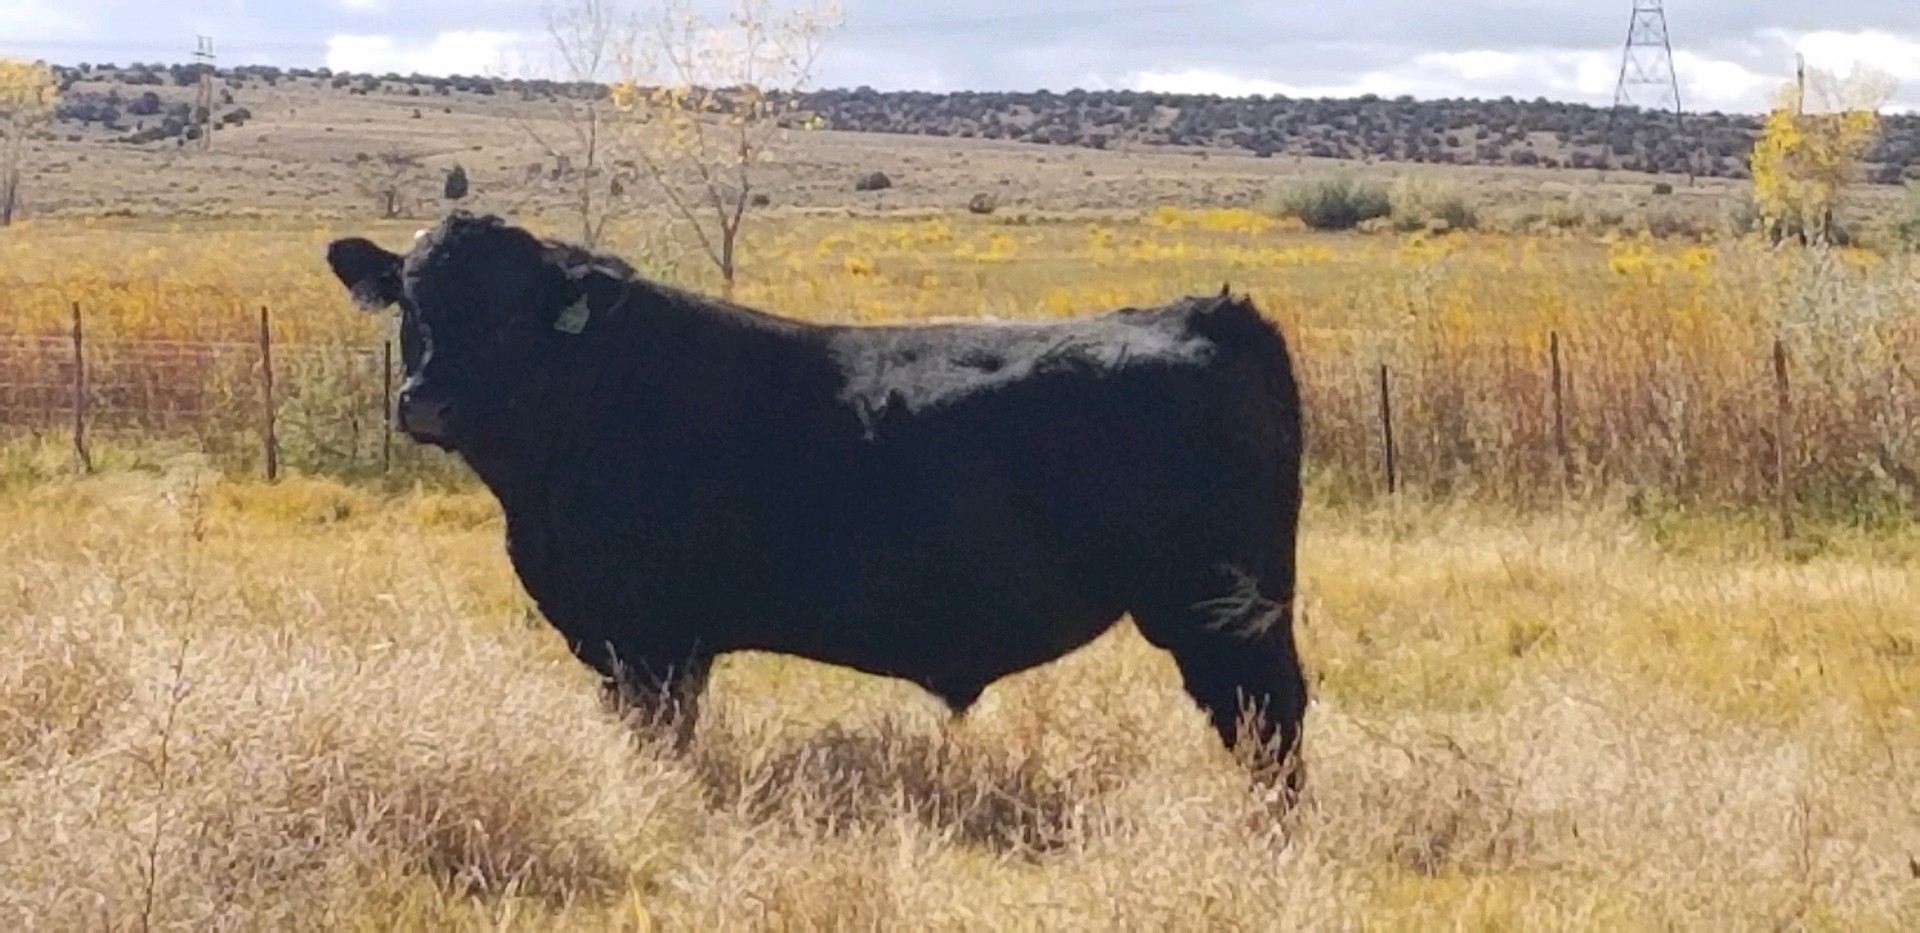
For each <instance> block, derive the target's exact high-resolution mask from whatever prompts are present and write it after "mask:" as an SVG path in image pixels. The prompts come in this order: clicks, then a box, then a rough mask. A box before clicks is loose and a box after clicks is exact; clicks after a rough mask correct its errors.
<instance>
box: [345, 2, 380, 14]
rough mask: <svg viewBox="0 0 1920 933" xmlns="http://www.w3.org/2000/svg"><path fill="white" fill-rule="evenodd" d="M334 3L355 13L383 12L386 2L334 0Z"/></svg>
mask: <svg viewBox="0 0 1920 933" xmlns="http://www.w3.org/2000/svg"><path fill="white" fill-rule="evenodd" d="M334 2H336V3H338V4H340V5H341V6H343V7H346V8H347V9H349V10H353V11H354V12H356V13H375V12H384V11H385V10H386V8H387V0H334Z"/></svg>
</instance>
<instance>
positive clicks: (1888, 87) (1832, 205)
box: [1751, 67, 1894, 243]
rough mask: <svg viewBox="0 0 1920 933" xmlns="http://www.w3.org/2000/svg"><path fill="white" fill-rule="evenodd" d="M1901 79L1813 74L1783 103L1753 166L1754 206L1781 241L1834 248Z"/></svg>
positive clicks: (1783, 96)
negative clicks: (1838, 215)
mask: <svg viewBox="0 0 1920 933" xmlns="http://www.w3.org/2000/svg"><path fill="white" fill-rule="evenodd" d="M1893 90H1894V83H1893V79H1892V78H1891V77H1890V76H1889V75H1887V74H1886V73H1885V72H1882V71H1877V70H1875V69H1872V68H1863V67H1862V68H1855V69H1854V71H1853V72H1852V73H1851V74H1849V75H1848V76H1846V77H1844V78H1842V77H1840V76H1838V75H1835V74H1834V73H1832V72H1828V71H1823V70H1820V69H1808V70H1807V71H1806V76H1805V79H1804V80H1802V81H1798V82H1794V83H1790V84H1788V85H1786V86H1785V87H1784V88H1782V89H1781V90H1780V92H1779V94H1778V95H1777V96H1776V99H1775V103H1774V107H1773V109H1772V110H1771V111H1770V112H1769V113H1768V114H1767V119H1766V123H1765V125H1764V126H1763V127H1762V130H1761V135H1760V138H1759V139H1758V140H1757V141H1755V143H1754V147H1753V155H1752V159H1751V163H1752V168H1753V200H1754V207H1755V208H1756V210H1757V211H1758V213H1759V215H1760V222H1761V225H1762V228H1763V231H1764V232H1765V233H1766V235H1767V237H1768V238H1769V239H1771V240H1772V241H1773V242H1775V243H1778V242H1780V241H1781V240H1783V239H1785V238H1787V237H1795V238H1797V239H1799V240H1800V241H1801V242H1803V243H1830V242H1832V240H1833V234H1834V220H1833V218H1834V211H1835V209H1836V208H1837V207H1838V206H1839V204H1840V201H1841V198H1842V197H1843V196H1844V195H1845V194H1846V191H1847V188H1848V187H1849V186H1850V185H1852V184H1853V182H1854V181H1855V180H1856V179H1857V177H1858V175H1859V173H1860V166H1861V163H1862V162H1864V161H1865V159H1866V157H1867V155H1868V154H1869V153H1870V152H1872V150H1873V146H1874V143H1875V142H1876V141H1877V140H1878V138H1879V131H1880V108H1882V107H1884V106H1886V104H1887V102H1888V101H1889V100H1892V99H1893Z"/></svg>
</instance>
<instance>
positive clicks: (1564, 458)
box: [1547, 330, 1573, 498]
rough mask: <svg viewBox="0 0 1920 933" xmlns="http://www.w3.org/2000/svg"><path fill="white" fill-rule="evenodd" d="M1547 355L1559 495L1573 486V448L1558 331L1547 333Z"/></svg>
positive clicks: (1562, 495) (1563, 495)
mask: <svg viewBox="0 0 1920 933" xmlns="http://www.w3.org/2000/svg"><path fill="white" fill-rule="evenodd" d="M1547 356H1548V357H1549V358H1550V360H1551V364H1552V368H1553V451H1554V453H1555V454H1556V455H1558V456H1559V457H1560V495H1561V497H1562V498H1565V497H1566V495H1567V491H1568V490H1569V489H1570V488H1571V487H1572V486H1573V449H1572V447H1571V446H1570V445H1569V444H1568V443H1567V391H1566V381H1565V377H1564V376H1563V375H1562V370H1561V363H1560V332H1559V331H1557V330H1556V331H1550V332H1549V333H1548V335H1547Z"/></svg>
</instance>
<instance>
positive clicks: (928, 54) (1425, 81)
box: [0, 0, 1920, 109]
mask: <svg viewBox="0 0 1920 933" xmlns="http://www.w3.org/2000/svg"><path fill="white" fill-rule="evenodd" d="M703 3H704V5H706V6H710V7H720V6H724V4H719V3H712V2H704V0H703ZM845 5H846V6H847V7H848V9H847V28H846V30H845V31H844V32H843V33H842V34H841V35H839V36H838V37H836V39H835V40H834V42H833V44H832V45H831V47H830V49H829V53H828V55H827V56H826V58H825V59H824V60H823V61H822V64H821V69H820V74H819V79H820V80H819V83H823V84H829V85H839V86H853V85H860V84H868V85H872V86H874V87H880V88H885V89H902V88H919V89H926V90H958V89H965V88H972V89H982V90H1030V89H1034V88H1039V87H1047V88H1051V89H1054V90H1064V89H1067V88H1070V87H1075V86H1079V87H1129V86H1158V87H1169V88H1179V89H1193V90H1208V89H1213V90H1219V91H1221V92H1235V91H1246V90H1266V91H1271V92H1276V93H1317V92H1324V93H1348V92H1358V91H1363V90H1377V91H1380V92H1383V93H1386V92H1391V93H1411V94H1414V95H1415V96H1419V97H1437V96H1455V95H1475V96H1500V95H1503V94H1511V95H1514V96H1516V97H1533V96H1548V97H1556V98H1565V99H1575V100H1585V101H1591V102H1604V101H1605V100H1608V99H1610V98H1611V91H1612V87H1611V83H1610V75H1609V74H1608V73H1609V72H1611V71H1613V70H1614V69H1617V67H1618V62H1619V57H1618V56H1619V50H1620V45H1621V42H1622V40H1623V39H1624V37H1625V33H1626V27H1627V20H1628V11H1629V8H1630V5H1629V4H1627V3H1625V2H1622V3H1620V4H1619V5H1618V6H1617V7H1616V6H1614V5H1612V4H1605V5H1597V4H1590V3H1581V4H1570V3H1567V2H1565V0H1494V2H1473V3H1464V4H1440V3H1433V2H1413V0H1344V2H1341V3H1336V4H1324V3H1312V4H1308V3H1284V4H1271V3H1267V4H1256V3H1244V4H1236V3H1218V2H1214V3H1208V2H1152V0H1133V2H1129V0H1120V2H1118V3H1112V4H1106V5H1101V4H1097V3H1090V2H1088V0H1025V2H1018V0H986V2H981V3H971V4H967V5H965V6H961V5H957V4H954V5H946V4H936V3H929V2H926V0H893V2H891V3H882V2H880V0H847V2H846V4H845ZM0 19H4V20H6V21H8V22H9V23H10V24H12V23H22V24H24V26H23V27H21V28H18V29H14V28H10V29H9V32H12V33H14V34H15V35H16V36H17V38H15V39H13V40H11V41H10V42H6V40H0V42H6V44H5V45H0V51H15V52H24V53H27V54H35V55H41V56H45V57H51V58H54V59H57V60H61V61H78V60H81V59H90V60H95V61H103V60H116V61H128V60H133V59H142V60H155V59H167V60H179V59H182V58H184V57H185V56H186V53H187V52H188V51H189V50H190V49H191V48H192V42H193V35H194V33H196V32H208V33H211V34H213V35H215V36H216V38H217V40H218V42H219V44H220V48H221V50H222V52H223V56H222V60H223V61H228V62H235V61H264V62H274V63H279V64H286V65H307V66H314V65H320V64H325V63H326V62H327V58H328V56H329V54H330V43H332V42H333V41H334V39H335V37H338V36H343V35H344V36H362V37H385V44H380V43H378V42H375V43H371V44H370V43H368V42H366V41H362V42H360V43H358V44H357V45H351V46H350V48H351V49H352V50H357V51H355V55H357V58H356V60H360V59H364V60H367V61H379V62H389V63H391V66H392V69H393V70H402V71H404V70H412V69H410V68H407V67H403V66H405V65H408V64H410V63H413V64H419V65H424V66H425V67H433V68H435V69H437V70H448V69H452V70H470V71H482V70H491V69H494V68H497V67H498V66H499V65H500V54H499V51H500V47H501V44H502V42H504V41H506V40H505V39H504V38H503V37H504V36H505V35H511V34H522V35H525V36H527V37H529V41H531V42H532V43H533V45H532V46H530V47H534V48H537V45H538V43H537V41H536V40H537V34H538V31H539V17H538V7H537V6H535V5H533V4H527V3H517V2H509V0H463V2H452V0H426V2H412V0H408V2H402V0H320V2H310V3H293V2H286V3H272V4H261V3H244V2H241V0H186V2H178V3H170V4H163V5H155V4H152V3H151V2H148V0H142V2H135V0H63V2H57V3H56V2H52V0H0ZM1669 20H1670V27H1671V30H1672V37H1673V41H1674V45H1675V51H1676V54H1677V56H1678V57H1679V59H1680V61H1681V64H1682V77H1683V79H1685V80H1686V82H1687V84H1688V86H1687V87H1685V88H1683V93H1684V94H1685V95H1686V96H1687V97H1688V99H1689V100H1690V101H1698V102H1700V103H1701V105H1702V106H1713V107H1737V108H1740V109H1755V108H1758V107H1760V106H1763V104H1764V101H1765V98H1766V93H1767V92H1768V89H1769V88H1770V87H1772V86H1773V85H1775V84H1777V83H1778V82H1779V81H1780V80H1784V79H1785V77H1786V76H1787V74H1788V72H1789V69H1790V67H1791V62H1792V54H1793V51H1794V45H1795V43H1796V42H1799V43H1801V44H1802V45H1805V46H1806V47H1807V49H1808V51H1809V52H1810V53H1814V52H1817V53H1819V54H1821V55H1826V56H1827V57H1828V58H1833V57H1834V56H1835V55H1836V54H1851V55H1859V56H1861V57H1865V58H1869V59H1870V60H1874V59H1876V56H1877V60H1878V63H1879V64H1881V65H1882V66H1883V67H1887V68H1889V70H1893V71H1895V72H1896V74H1897V75H1898V76H1899V77H1901V78H1903V79H1904V80H1903V86H1902V94H1901V101H1902V103H1905V104H1907V105H1908V106H1915V105H1920V3H1914V2H1913V0H1844V2H1842V0H1836V2H1831V3H1826V4H1819V5H1809V4H1805V3H1788V2H1783V0H1764V2H1757V3H1743V2H1733V0H1696V2H1691V3H1687V4H1676V5H1674V6H1673V9H1671V10H1670V11H1669ZM471 32H481V33H497V34H502V35H500V36H494V37H491V38H489V37H486V36H479V37H476V36H450V35H448V34H452V33H471ZM1821 32H1826V33H1833V34H1839V35H1841V36H1844V35H1846V34H1869V38H1874V37H1876V36H1878V37H1883V38H1882V39H1881V40H1880V41H1878V42H1877V44H1876V42H1874V41H1866V42H1861V41H1840V40H1836V39H1834V38H1832V37H1829V38H1828V39H1827V40H1825V41H1812V42H1811V43H1808V42H1803V41H1802V37H1803V35H1804V34H1807V33H1821ZM1900 42H1905V43H1907V45H1904V46H1903V45H1900V44H1898V43H1900ZM1889 43H1891V44H1889ZM345 48H349V46H338V45H336V46H332V50H333V51H332V54H334V55H335V56H341V55H344V54H346V53H345V52H343V51H342V49H345ZM1908 53H1912V54H1911V55H1909V54H1908ZM489 58H491V60H487V59H489ZM461 63H466V65H467V67H465V68H464V69H462V68H460V64H461ZM1817 63H1820V64H1825V63H1826V62H1817Z"/></svg>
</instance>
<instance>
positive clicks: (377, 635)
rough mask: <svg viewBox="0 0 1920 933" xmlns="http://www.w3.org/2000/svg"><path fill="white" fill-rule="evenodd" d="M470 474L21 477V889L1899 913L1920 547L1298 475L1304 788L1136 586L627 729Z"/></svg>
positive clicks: (1912, 751) (596, 905)
mask: <svg viewBox="0 0 1920 933" xmlns="http://www.w3.org/2000/svg"><path fill="white" fill-rule="evenodd" d="M497 522H498V518H497V514H496V512H495V510H494V507H493V506H492V504H491V502H490V501H489V500H487V499H486V498H485V497H484V496H482V495H478V494H471V493H466V494H459V493H456V494H445V493H424V492H421V493H407V494H400V495H391V496H389V495H378V494H374V493H371V492H368V491H366V490H364V489H360V488H356V487H352V486H346V485H341V484H338V483H335V482H332V481H326V480H294V481H290V482H287V483H283V484H281V485H279V486H276V487H264V486H257V485H250V484H247V483H244V482H233V481H226V480H221V479H219V478H218V477H217V476H215V475H212V474H210V473H206V472H203V471H201V470H199V469H198V468H196V467H193V466H192V465H191V464H187V465H183V464H181V463H179V462H175V463H172V464H169V465H168V466H167V469H166V470H165V471H164V472H162V473H160V474H158V475H153V474H139V473H131V472H117V473H115V474H113V475H109V476H104V477H100V478H96V479H92V480H86V481H71V482H56V483H48V484H41V485H39V486H37V487H35V488H33V489H30V490H15V491H13V492H10V493H4V494H0V600H4V601H5V603H6V605H7V609H6V612H5V613H4V614H3V615H0V618H3V619H4V620H5V621H4V624H3V625H0V925H5V926H6V927H7V928H9V929H49V930H56V929H80V928H86V929H97V928H109V929H147V928H163V927H164V928H193V929H210V928H211V929H225V928H246V929H257V928H263V927H272V928H280V927H301V928H305V927H319V926H325V927H330V928H347V929H362V928H366V929H372V928H378V929H394V928H436V929H439V928H462V929H464V928H475V929H478V928H488V929H497V928H501V927H507V926H512V927H514V928H523V929H525V928H532V929H569V930H573V929H628V930H632V929H654V928H672V929H716V930H719V929H845V928H858V929H872V928H886V929H899V928H911V929H920V928H942V929H945V928H955V927H958V928H968V929H1049V930H1052V929H1140V928H1178V929H1194V928H1207V929H1216V928H1228V929H1260V930H1269V929H1327V928H1333V929H1352V928H1356V927H1362V926H1364V927H1369V928H1385V929H1431V928H1434V927H1451V928H1473V929H1491V928H1513V927H1528V928H1543V927H1544V928H1563V927H1574V928H1605V929H1622V928H1627V929H1644V928H1652V927H1662V928H1666V927H1678V928H1689V929H1748V928H1755V927H1783V926H1784V927H1794V928H1807V929H1828V928H1832V929H1839V928H1845V929H1911V928H1912V927H1913V926H1914V924H1915V923H1916V922H1920V888H1916V884H1915V881H1914V877H1913V876H1914V871H1915V869H1914V868H1913V865H1914V864H1915V863H1914V860H1915V858H1916V857H1920V798H1916V797H1915V796H1914V794H1913V793H1912V788H1913V787H1914V786H1915V784H1916V782H1920V752H1917V751H1916V749H1920V741H1917V740H1920V719H1917V718H1916V715H1915V714H1916V708H1915V705H1914V698H1915V697H1916V696H1920V666H1916V665H1915V664H1914V663H1913V661H1914V657H1915V651H1916V647H1915V646H1916V645H1917V644H1920V618H1917V617H1916V616H1915V615H1914V613H1913V612H1912V608H1913V606H1915V605H1916V604H1920V571H1916V569H1915V568H1916V567H1920V562H1916V561H1915V560H1914V558H1915V557H1916V556H1920V555H1916V554H1915V553H1914V542H1913V541H1912V540H1910V539H1892V540H1888V539H1872V538H1865V537H1862V538H1857V539H1848V540H1844V541H1839V542H1836V543H1835V544H1834V546H1833V547H1832V548H1830V549H1829V551H1828V552H1827V553H1826V554H1825V555H1822V556H1817V557H1814V558H1813V559H1812V560H1811V561H1810V562H1808V563H1805V564H1792V563H1785V562H1782V561H1780V560H1778V559H1777V558H1776V557H1774V556H1772V555H1770V554H1766V553H1764V552H1759V553H1756V552H1755V551H1754V549H1752V548H1751V547H1749V546H1748V545H1747V543H1746V542H1748V541H1750V540H1751V537H1752V535H1751V530H1750V529H1746V528H1739V527H1718V526H1713V525H1709V524H1705V523H1695V524H1689V525H1687V526H1685V527H1681V528H1674V529H1667V530H1666V531H1663V532H1661V534H1660V536H1659V537H1657V538H1656V537H1653V536H1651V535H1650V533H1649V532H1648V530H1647V528H1646V526H1645V525H1643V524H1640V523H1635V522H1631V521H1629V520H1627V519H1625V518H1623V517H1622V516H1619V515H1616V514H1609V513H1605V512H1600V511H1592V510H1588V511H1579V512H1572V513H1564V514H1560V515H1558V516H1549V515H1540V514H1536V515H1534V516H1532V517H1517V516H1514V515H1511V514H1502V513H1497V512H1492V511H1487V510H1485V509H1481V508H1469V507H1464V506H1452V507H1444V508H1437V507H1436V508H1417V507H1411V506H1407V507H1403V508H1401V509H1400V510H1398V511H1382V510H1374V509H1360V508H1351V507H1335V506H1330V505H1328V504H1326V503H1325V502H1324V501H1321V502H1317V503H1316V504H1315V505H1314V507H1313V508H1312V509H1311V510H1310V513H1309V521H1308V523H1307V525H1306V535H1305V539H1304V541H1303V545H1302V558H1303V568H1302V569H1303V574H1302V579H1303V595H1304V616H1303V624H1302V628H1301V632H1302V639H1303V641H1302V651H1303V654H1304V655H1305V657H1306V659H1307V661H1308V664H1309V666H1310V673H1311V677H1312V680H1313V683H1314V691H1315V696H1316V705H1315V706H1314V708H1313V710H1312V711H1311V713H1310V718H1309V721H1308V734H1309V739H1308V744H1307V746H1306V758H1307V766H1308V768H1309V780H1310V787H1309V790H1308V796H1307V797H1306V799H1305V801H1304V802H1303V804H1302V806H1301V807H1300V808H1299V809H1298V810H1296V811H1294V812H1293V813H1292V814H1291V815H1289V816H1288V817H1287V818H1286V819H1284V820H1281V821H1276V820H1275V819H1274V817H1273V816H1272V814H1270V813H1268V812H1267V811H1266V810H1265V809H1264V807H1263V806H1262V805H1261V804H1260V803H1259V801H1257V800H1256V799H1255V798H1254V796H1253V795H1252V794H1250V793H1248V792H1247V790H1246V786H1245V783H1244V777H1243V774H1242V772H1240V771H1239V770H1238V769H1237V768H1236V766H1235V764H1234V763H1233V762H1232V760H1231V759H1230V758H1229V756H1228V755H1226V753H1224V752H1222V751H1221V750H1219V749H1218V748H1217V746H1216V745H1215V744H1214V741H1213V739H1212V737H1211V733H1210V731H1209V730H1208V729H1207V728H1206V726H1205V724H1204V722H1203V721H1202V717H1201V716H1200V714H1199V713H1198V711H1197V710H1196V709H1194V707H1193V706H1192V705H1191V703H1190V702H1189V701H1188V700H1187V699H1186V698H1185V696H1184V694H1183V693H1182V692H1181V691H1180V689H1179V686H1178V676H1177V673H1176V672H1175V671H1174V669H1173V667H1172V664H1171V662H1170V661H1169V660H1168V659H1166V658H1165V657H1164V656H1163V655H1161V654H1160V653H1158V652H1156V651H1154V650H1153V649H1151V648H1150V647H1149V646H1147V645H1146V643H1145V642H1144V641H1143V640H1142V639H1140V638H1139V637H1138V636H1137V635H1136V634H1135V633H1134V632H1132V630H1131V629H1122V630H1120V631H1117V632H1116V633H1114V634H1113V635H1111V636H1109V637H1107V638H1105V639H1103V640H1101V641H1100V642H1098V643H1096V644H1095V645H1093V646H1090V647H1089V648H1088V649H1086V650H1084V651H1082V652H1080V653H1077V654H1075V655H1073V656H1070V657H1069V658H1067V659H1065V660H1063V661H1061V662H1060V663H1058V664H1055V665H1051V666H1048V667H1046V668H1042V669H1039V670H1036V671H1033V672H1029V673H1027V674H1023V675H1020V676H1019V677H1016V678H1014V679H1012V680H1010V681H1008V682H1005V683H1003V684H1001V685H998V686H996V687H994V688H993V689H992V690H990V691H989V692H988V694H987V696H986V697H985V698H984V699H983V701H982V703H981V704H980V706H979V707H977V708H976V709H975V710H974V711H973V713H972V714H970V716H969V718H968V719H967V720H966V721H964V722H962V723H960V724H958V725H956V726H949V725H948V724H947V723H945V721H944V720H945V716H944V713H943V712H942V711H941V710H940V709H939V708H938V706H937V704H935V703H934V702H933V701H931V700H929V699H927V698H926V697H924V696H921V695H920V694H919V693H917V692H916V691H914V690H913V689H911V688H908V687H905V686H904V685H901V684H898V683H894V682H890V681H885V680H881V679H878V678H868V677H863V676H860V675H855V674H850V673H847V672H844V671H838V670H834V669H828V668H824V667H820V666H817V665H811V664H808V663H805V662H798V661H790V660H781V659H776V658H771V657H765V656H741V657H735V658H732V659H729V660H728V661H726V662H724V663H723V664H722V666H721V669H720V671H719V673H718V675H717V677H716V681H715V683H714V687H713V695H712V702H711V704H710V708H709V715H708V717H707V718H705V719H703V721H702V723H701V726H700V729H699V731H698V734H697V736H696V740H695V743H694V747H693V750H692V751H691V753H690V754H688V755H687V756H686V757H675V756H673V755H672V754H670V753H667V752H665V751H663V750H662V749H660V748H657V747H653V746H643V745H636V744H635V742H634V740H633V739H632V738H631V736H630V735H629V734H627V733H626V732H624V731H623V730H622V729H621V728H620V727H619V726H618V725H616V724H615V723H614V722H612V721H610V720H609V719H608V718H607V717H606V715H605V714H604V713H603V712H602V711H601V710H600V709H599V707H598V706H597V704H596V702H595V696H594V691H593V689H592V686H591V684H590V683H589V677H588V675H587V673H586V672H585V671H584V670H582V669H581V668H580V667H579V666H578V665H577V664H576V663H575V662H574V661H573V660H572V659H571V657H570V656H569V655H568V654H567V653H566V651H565V650H564V649H563V648H562V647H561V646H560V645H559V644H558V643H557V639H556V638H555V637H554V636H553V635H552V634H550V633H549V632H548V631H547V630H546V629H545V628H544V627H543V626H542V625H541V624H539V623H538V622H537V621H535V619H534V617H533V616H532V615H531V614H530V612H529V610H528V607H527V605H526V604H525V602H524V598H523V597H522V596H521V594H520V593H519V591H518V589H517V587H516V586H515V584H514V582H513V578H512V574H511V571H510V569H509V568H508V566H507V564H506V561H505V559H504V557H503V555H502V553H501V550H500V545H499V534H500V529H499V527H498V524H497Z"/></svg>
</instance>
